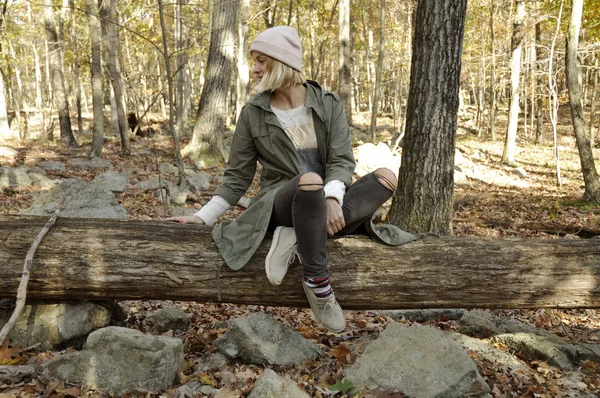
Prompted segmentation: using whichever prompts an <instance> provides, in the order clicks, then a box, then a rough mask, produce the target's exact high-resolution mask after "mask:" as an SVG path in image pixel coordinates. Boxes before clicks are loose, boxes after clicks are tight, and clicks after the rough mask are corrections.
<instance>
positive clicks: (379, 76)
mask: <svg viewBox="0 0 600 398" xmlns="http://www.w3.org/2000/svg"><path fill="white" fill-rule="evenodd" d="M379 12H380V17H379V22H380V24H379V26H380V30H379V57H378V58H377V72H376V75H375V90H374V92H373V107H372V108H371V128H370V131H369V132H370V133H371V140H372V141H373V142H375V139H376V138H377V132H376V129H377V111H378V108H379V98H380V97H381V79H382V77H383V58H384V57H385V0H381V6H380V8H379Z"/></svg>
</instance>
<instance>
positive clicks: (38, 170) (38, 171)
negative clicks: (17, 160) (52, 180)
mask: <svg viewBox="0 0 600 398" xmlns="http://www.w3.org/2000/svg"><path fill="white" fill-rule="evenodd" d="M33 173H35V174H39V175H43V176H45V175H46V170H44V169H42V168H41V167H40V166H33V167H32V168H31V169H30V170H29V174H33Z"/></svg>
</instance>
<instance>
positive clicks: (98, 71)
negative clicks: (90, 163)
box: [85, 0, 104, 158]
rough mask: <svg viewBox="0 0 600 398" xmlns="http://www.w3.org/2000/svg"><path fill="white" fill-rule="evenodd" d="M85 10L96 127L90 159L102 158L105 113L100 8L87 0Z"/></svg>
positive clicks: (94, 128)
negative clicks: (89, 45)
mask: <svg viewBox="0 0 600 398" xmlns="http://www.w3.org/2000/svg"><path fill="white" fill-rule="evenodd" d="M85 8H86V12H87V15H88V20H89V25H90V38H91V42H92V64H91V65H90V70H91V78H92V103H93V110H94V125H93V126H94V127H93V134H92V149H91V151H90V157H93V158H100V157H102V147H103V145H104V112H103V108H104V106H103V101H102V97H103V95H102V93H103V91H102V64H101V62H102V48H101V43H102V30H101V26H100V20H99V19H98V8H97V6H96V4H95V0H86V2H85Z"/></svg>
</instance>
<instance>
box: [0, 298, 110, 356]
mask: <svg viewBox="0 0 600 398" xmlns="http://www.w3.org/2000/svg"><path fill="white" fill-rule="evenodd" d="M12 312H13V311H12V308H0V327H2V326H4V324H6V322H8V320H9V318H10V316H11V315H12ZM110 320H111V312H110V310H108V309H107V308H106V307H104V306H102V305H99V304H95V303H92V302H87V301H69V302H63V303H58V304H42V303H35V302H34V303H31V304H28V305H26V306H25V309H24V310H23V313H22V314H21V316H20V317H19V318H18V319H17V323H16V324H15V327H14V328H13V329H12V330H11V332H10V334H9V335H8V337H9V339H10V341H11V342H12V343H14V344H16V345H19V346H21V347H30V346H34V345H36V344H38V343H39V345H37V346H36V349H38V350H41V351H43V350H52V349H57V348H58V349H61V348H64V347H67V346H70V345H79V346H81V344H82V343H83V341H84V340H85V338H86V337H87V335H88V334H89V333H91V332H92V331H94V330H96V329H99V328H103V327H105V326H107V325H109V324H110Z"/></svg>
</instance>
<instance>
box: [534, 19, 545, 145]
mask: <svg viewBox="0 0 600 398" xmlns="http://www.w3.org/2000/svg"><path fill="white" fill-rule="evenodd" d="M541 44H542V27H541V23H540V22H538V23H536V24H535V46H534V48H535V49H536V59H537V60H538V62H537V78H536V80H537V81H536V95H537V109H536V111H537V113H536V117H535V121H536V130H535V143H536V144H538V145H542V144H543V143H544V137H543V135H542V126H543V125H544V92H543V89H542V87H544V82H543V79H544V78H543V68H542V63H541V62H539V61H540V60H541V59H542V57H541V54H542V50H541V49H542V48H543V47H542V45H541Z"/></svg>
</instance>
